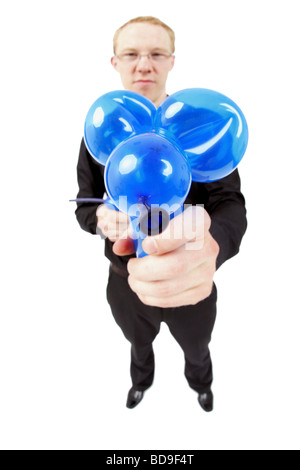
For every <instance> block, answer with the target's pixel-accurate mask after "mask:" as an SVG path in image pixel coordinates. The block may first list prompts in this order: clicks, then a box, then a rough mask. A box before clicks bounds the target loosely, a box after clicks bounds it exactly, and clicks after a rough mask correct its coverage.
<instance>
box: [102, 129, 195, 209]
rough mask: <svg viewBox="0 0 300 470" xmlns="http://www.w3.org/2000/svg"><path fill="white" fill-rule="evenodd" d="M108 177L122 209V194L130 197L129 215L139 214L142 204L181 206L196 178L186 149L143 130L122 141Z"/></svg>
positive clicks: (111, 160) (108, 168)
mask: <svg viewBox="0 0 300 470" xmlns="http://www.w3.org/2000/svg"><path fill="white" fill-rule="evenodd" d="M104 179H105V184H106V190H107V193H108V195H109V197H110V199H111V200H112V201H114V204H115V205H116V207H118V209H120V205H121V204H122V201H121V202H119V198H120V196H123V197H126V199H127V204H128V215H129V216H135V212H136V206H137V205H139V204H140V205H144V206H145V207H149V208H151V206H154V205H156V206H158V205H168V206H169V207H173V206H174V207H176V208H178V206H180V205H181V204H183V203H184V201H185V199H186V197H187V195H188V193H189V190H190V186H191V181H192V178H191V169H190V166H189V163H188V161H187V158H186V156H185V154H184V152H183V151H182V150H181V149H180V148H179V147H177V146H176V145H175V144H173V143H171V142H170V141H169V140H167V139H166V138H164V137H162V136H160V135H158V134H155V133H147V134H140V135H137V136H134V137H131V138H130V139H128V140H126V141H125V142H123V143H122V144H120V145H119V146H118V147H117V148H116V149H115V150H114V151H113V153H112V154H111V156H110V157H109V159H108V161H107V163H106V167H105V174H104Z"/></svg>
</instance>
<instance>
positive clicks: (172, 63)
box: [170, 55, 175, 71]
mask: <svg viewBox="0 0 300 470" xmlns="http://www.w3.org/2000/svg"><path fill="white" fill-rule="evenodd" d="M174 64H175V56H174V55H173V56H172V61H171V67H170V71H171V70H172V68H173V67H174Z"/></svg>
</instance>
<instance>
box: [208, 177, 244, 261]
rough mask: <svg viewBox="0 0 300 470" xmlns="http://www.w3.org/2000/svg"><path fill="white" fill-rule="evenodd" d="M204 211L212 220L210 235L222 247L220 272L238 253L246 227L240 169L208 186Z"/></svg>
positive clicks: (219, 259)
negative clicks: (221, 267)
mask: <svg viewBox="0 0 300 470" xmlns="http://www.w3.org/2000/svg"><path fill="white" fill-rule="evenodd" d="M204 189H205V191H206V192H207V194H208V198H207V203H206V204H205V208H206V210H207V212H208V213H209V215H210V218H211V226H210V233H211V235H212V237H213V238H214V239H215V240H216V242H217V243H218V245H219V248H220V252H219V255H218V258H217V269H218V268H219V267H220V266H221V265H222V264H223V263H224V262H225V261H226V260H228V259H230V258H232V257H233V256H235V255H236V254H237V253H238V252H239V248H240V244H241V241H242V238H243V236H244V234H245V231H246V228H247V219H246V207H245V199H244V196H243V195H242V193H241V182H240V177H239V173H238V170H235V171H234V172H233V173H231V174H230V175H229V176H227V177H226V178H223V179H221V180H219V181H215V182H213V183H205V184H204Z"/></svg>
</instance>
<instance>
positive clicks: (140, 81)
mask: <svg viewBox="0 0 300 470" xmlns="http://www.w3.org/2000/svg"><path fill="white" fill-rule="evenodd" d="M134 83H141V84H147V83H154V82H153V80H136V81H135V82H134Z"/></svg>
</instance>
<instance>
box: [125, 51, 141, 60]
mask: <svg viewBox="0 0 300 470" xmlns="http://www.w3.org/2000/svg"><path fill="white" fill-rule="evenodd" d="M137 56H138V55H137V54H136V53H135V52H128V53H127V54H124V57H126V58H128V59H136V58H137Z"/></svg>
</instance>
